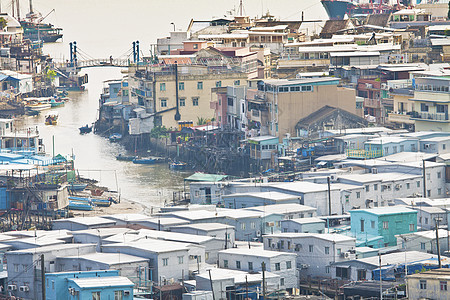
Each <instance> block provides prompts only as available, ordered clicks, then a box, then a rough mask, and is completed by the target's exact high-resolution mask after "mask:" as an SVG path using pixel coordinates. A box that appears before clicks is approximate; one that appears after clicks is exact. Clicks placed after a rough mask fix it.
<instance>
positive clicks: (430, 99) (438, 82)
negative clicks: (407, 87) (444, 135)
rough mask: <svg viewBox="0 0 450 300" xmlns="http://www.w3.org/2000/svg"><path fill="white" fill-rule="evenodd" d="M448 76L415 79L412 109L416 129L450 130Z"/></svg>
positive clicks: (449, 85)
mask: <svg viewBox="0 0 450 300" xmlns="http://www.w3.org/2000/svg"><path fill="white" fill-rule="evenodd" d="M449 87H450V78H448V77H426V78H425V77H424V78H416V79H415V90H414V98H412V99H410V100H412V101H413V102H414V111H413V113H412V119H413V120H414V121H415V129H416V131H427V130H434V131H445V132H450V119H449V116H448V106H449V103H450V93H449Z"/></svg>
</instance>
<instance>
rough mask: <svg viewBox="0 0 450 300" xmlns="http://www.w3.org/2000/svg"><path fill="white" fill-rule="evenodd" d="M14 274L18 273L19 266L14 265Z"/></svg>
mask: <svg viewBox="0 0 450 300" xmlns="http://www.w3.org/2000/svg"><path fill="white" fill-rule="evenodd" d="M14 272H19V264H14Z"/></svg>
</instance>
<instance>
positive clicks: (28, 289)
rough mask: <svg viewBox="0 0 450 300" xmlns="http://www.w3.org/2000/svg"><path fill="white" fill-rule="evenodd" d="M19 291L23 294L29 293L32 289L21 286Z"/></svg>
mask: <svg viewBox="0 0 450 300" xmlns="http://www.w3.org/2000/svg"><path fill="white" fill-rule="evenodd" d="M19 291H21V292H29V291H30V288H29V287H28V286H26V285H22V286H19Z"/></svg>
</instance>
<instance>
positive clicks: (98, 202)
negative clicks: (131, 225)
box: [69, 196, 112, 207]
mask: <svg viewBox="0 0 450 300" xmlns="http://www.w3.org/2000/svg"><path fill="white" fill-rule="evenodd" d="M111 199H112V198H111V197H110V198H108V199H100V198H84V197H73V196H70V197H69V201H75V202H79V203H85V204H90V205H95V206H103V207H107V206H110V205H111V202H112V201H111Z"/></svg>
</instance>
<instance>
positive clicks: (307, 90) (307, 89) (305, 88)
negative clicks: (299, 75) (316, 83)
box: [302, 85, 312, 92]
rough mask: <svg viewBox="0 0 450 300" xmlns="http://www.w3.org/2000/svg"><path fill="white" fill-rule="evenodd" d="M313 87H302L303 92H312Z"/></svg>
mask: <svg viewBox="0 0 450 300" xmlns="http://www.w3.org/2000/svg"><path fill="white" fill-rule="evenodd" d="M311 91H312V86H311V85H303V86H302V92H311Z"/></svg>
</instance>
